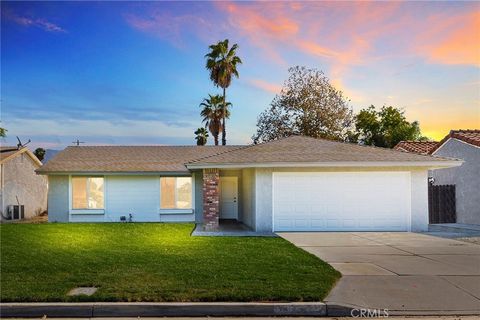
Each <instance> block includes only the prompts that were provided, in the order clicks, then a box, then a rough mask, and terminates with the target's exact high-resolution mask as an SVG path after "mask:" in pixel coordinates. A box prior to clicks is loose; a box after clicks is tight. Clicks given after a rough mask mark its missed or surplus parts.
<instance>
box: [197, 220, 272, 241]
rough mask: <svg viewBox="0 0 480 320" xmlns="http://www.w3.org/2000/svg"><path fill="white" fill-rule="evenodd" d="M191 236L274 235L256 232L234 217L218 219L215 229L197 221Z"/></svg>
mask: <svg viewBox="0 0 480 320" xmlns="http://www.w3.org/2000/svg"><path fill="white" fill-rule="evenodd" d="M192 236H200V237H201V236H209V237H211V236H218V237H259V236H260V237H276V236H277V235H276V234H274V233H272V232H257V231H255V230H253V229H251V228H250V227H248V226H247V225H245V224H244V223H242V222H241V221H238V220H236V219H219V222H218V227H217V228H216V229H212V228H208V227H205V225H204V224H203V223H198V224H196V226H195V229H194V230H193V232H192Z"/></svg>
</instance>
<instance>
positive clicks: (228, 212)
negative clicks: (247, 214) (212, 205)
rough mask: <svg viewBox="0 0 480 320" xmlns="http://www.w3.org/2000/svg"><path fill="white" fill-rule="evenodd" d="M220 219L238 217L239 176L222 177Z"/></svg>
mask: <svg viewBox="0 0 480 320" xmlns="http://www.w3.org/2000/svg"><path fill="white" fill-rule="evenodd" d="M220 219H238V180H237V177H220Z"/></svg>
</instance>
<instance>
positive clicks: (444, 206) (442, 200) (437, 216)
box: [428, 184, 457, 223]
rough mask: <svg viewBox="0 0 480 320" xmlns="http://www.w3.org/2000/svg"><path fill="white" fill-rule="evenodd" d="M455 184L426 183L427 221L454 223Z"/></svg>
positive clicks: (455, 220)
mask: <svg viewBox="0 0 480 320" xmlns="http://www.w3.org/2000/svg"><path fill="white" fill-rule="evenodd" d="M455 208H456V206H455V185H454V184H449V185H441V186H434V185H428V216H429V223H455V222H457V212H456V210H455Z"/></svg>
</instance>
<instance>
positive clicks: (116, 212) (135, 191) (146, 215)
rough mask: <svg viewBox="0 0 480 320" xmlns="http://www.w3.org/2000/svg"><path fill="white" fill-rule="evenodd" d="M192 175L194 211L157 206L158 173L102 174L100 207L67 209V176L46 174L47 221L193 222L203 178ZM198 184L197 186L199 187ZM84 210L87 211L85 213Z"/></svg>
mask: <svg viewBox="0 0 480 320" xmlns="http://www.w3.org/2000/svg"><path fill="white" fill-rule="evenodd" d="M196 178H197V176H195V178H194V191H193V192H194V194H195V196H194V200H193V201H194V203H193V209H194V210H193V212H192V210H190V212H182V213H180V212H179V211H175V210H161V209H160V176H149V175H107V176H105V187H104V201H105V207H104V209H103V210H96V212H95V214H92V211H89V210H87V211H85V210H78V211H77V210H75V211H71V210H70V207H69V206H70V201H69V197H70V193H69V183H70V182H69V176H68V175H51V176H49V192H48V220H49V221H50V222H120V217H121V216H126V217H127V218H128V216H129V214H132V215H133V221H138V222H142V221H143V222H193V221H195V214H194V213H195V212H197V211H200V212H201V211H202V199H203V198H202V195H201V193H202V191H201V190H202V189H201V185H202V181H201V177H200V179H199V180H200V181H197V179H196ZM199 186H200V188H199ZM85 213H86V214H85Z"/></svg>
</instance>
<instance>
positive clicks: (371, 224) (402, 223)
mask: <svg viewBox="0 0 480 320" xmlns="http://www.w3.org/2000/svg"><path fill="white" fill-rule="evenodd" d="M273 211H274V214H273V215H274V221H273V223H274V230H275V231H324V230H325V231H356V230H358V231H368V230H375V231H378V230H389V231H406V230H408V227H409V226H408V220H409V217H410V173H409V172H348V173H347V172H345V173H338V172H337V173H334V172H322V173H320V172H316V173H274V179H273Z"/></svg>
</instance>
